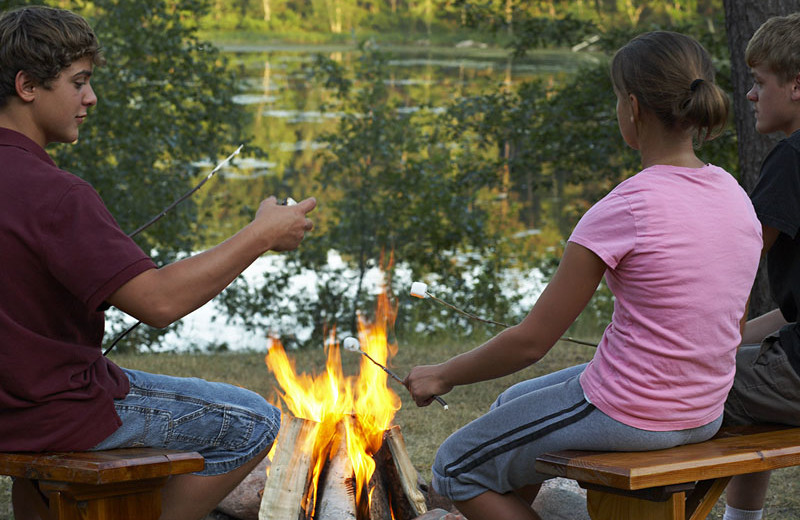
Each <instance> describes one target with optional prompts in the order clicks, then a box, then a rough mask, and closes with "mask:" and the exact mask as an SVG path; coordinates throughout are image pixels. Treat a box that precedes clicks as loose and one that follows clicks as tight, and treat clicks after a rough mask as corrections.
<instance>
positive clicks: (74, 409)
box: [0, 128, 155, 451]
mask: <svg viewBox="0 0 800 520" xmlns="http://www.w3.org/2000/svg"><path fill="white" fill-rule="evenodd" d="M153 268H155V265H154V264H153V262H152V260H151V259H150V258H149V257H148V256H147V255H146V254H144V252H142V250H141V249H140V248H139V247H138V246H137V245H136V244H135V243H134V242H133V241H132V240H131V239H130V238H128V237H127V235H126V234H125V233H124V232H123V231H122V230H121V229H120V228H119V226H118V225H117V223H116V222H115V220H114V218H113V217H112V216H111V214H110V213H109V212H108V210H107V209H106V207H105V205H104V204H103V202H102V200H101V199H100V197H99V195H98V194H97V192H96V191H95V190H94V189H93V188H92V187H91V186H90V185H89V184H88V183H87V182H85V181H83V180H82V179H80V178H78V177H76V176H74V175H72V174H70V173H68V172H65V171H63V170H60V169H59V168H58V167H56V165H55V164H54V163H53V161H52V159H51V158H50V157H49V156H48V155H47V153H46V152H45V151H44V150H43V149H42V148H41V147H40V146H39V145H37V144H36V143H34V142H33V141H31V140H30V139H28V138H27V137H25V136H24V135H22V134H20V133H17V132H14V131H11V130H8V129H5V128H0V451H45V450H85V449H88V448H91V447H93V446H95V445H96V444H97V443H99V442H100V441H101V440H103V439H104V438H106V437H107V436H108V435H110V434H111V433H112V432H114V430H116V429H117V428H118V427H119V425H120V424H121V423H120V420H119V417H118V416H117V414H116V412H115V410H114V399H115V398H121V397H124V396H125V395H126V394H127V392H128V389H129V385H128V380H127V378H126V376H125V374H124V373H123V372H122V371H121V370H120V369H119V367H117V366H116V365H115V364H114V363H112V362H111V361H109V360H108V359H106V358H105V357H104V356H103V355H102V350H101V345H102V340H103V330H104V316H103V312H102V310H100V309H101V308H102V307H103V304H104V302H105V300H106V298H108V297H109V296H110V295H111V294H112V293H113V292H114V291H116V290H117V289H118V288H119V287H121V286H122V285H123V284H125V283H126V282H127V281H129V280H130V279H132V278H133V277H135V276H136V275H138V274H140V273H142V272H143V271H145V270H148V269H153Z"/></svg>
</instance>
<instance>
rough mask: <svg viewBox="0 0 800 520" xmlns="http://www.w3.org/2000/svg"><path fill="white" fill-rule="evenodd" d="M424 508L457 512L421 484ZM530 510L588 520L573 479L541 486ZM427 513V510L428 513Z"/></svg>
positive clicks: (564, 519)
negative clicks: (425, 504) (425, 505)
mask: <svg viewBox="0 0 800 520" xmlns="http://www.w3.org/2000/svg"><path fill="white" fill-rule="evenodd" d="M420 488H421V489H422V491H423V493H425V498H426V503H427V506H428V509H429V510H431V511H444V512H450V513H458V509H456V507H455V506H454V505H453V502H451V501H450V499H448V498H447V497H443V496H442V495H440V494H438V493H437V492H436V491H435V490H434V489H433V486H431V485H425V484H421V485H420ZM533 509H534V510H536V512H537V513H539V515H540V516H541V517H542V518H546V519H547V520H590V518H589V513H588V512H587V511H586V490H584V489H581V487H580V486H579V485H578V483H577V482H575V481H574V480H569V479H563V478H553V479H550V480H546V481H545V482H544V483H542V488H541V489H540V490H539V494H538V495H537V496H536V500H534V501H533ZM429 512H430V511H429ZM442 516H444V515H443V514H440V515H439V516H433V517H430V518H429V517H426V516H424V515H423V516H420V517H418V518H417V519H415V520H422V519H424V520H438V519H439V518H442Z"/></svg>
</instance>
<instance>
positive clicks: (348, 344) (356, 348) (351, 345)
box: [342, 336, 450, 410]
mask: <svg viewBox="0 0 800 520" xmlns="http://www.w3.org/2000/svg"><path fill="white" fill-rule="evenodd" d="M342 346H343V347H344V349H345V350H349V351H350V352H358V353H359V354H361V355H363V356H364V357H366V358H367V359H369V360H370V361H372V362H373V363H374V364H376V365H377V366H379V367H380V368H381V369H382V370H383V371H384V372H386V373H387V374H389V375H390V376H391V377H392V379H394V380H395V381H397V382H398V383H400V384H401V385H403V386H405V384H404V383H403V379H402V378H401V377H400V376H398V375H397V374H395V373H394V372H392V371H391V370H389V369H388V368H386V367H385V366H383V365H382V364H380V363H378V362H377V361H375V360H374V359H372V356H370V355H369V354H367V353H366V352H364V351H363V350H361V344H360V343H359V342H358V339H357V338H354V337H353V336H348V337H346V338H344V342H343V343H342ZM433 398H434V399H436V401H437V402H438V403H439V404H440V405H442V406H443V407H444V409H445V410H449V409H450V407H449V406H448V405H447V403H446V402H445V400H444V399H442V398H441V397H439V396H438V395H435V396H433Z"/></svg>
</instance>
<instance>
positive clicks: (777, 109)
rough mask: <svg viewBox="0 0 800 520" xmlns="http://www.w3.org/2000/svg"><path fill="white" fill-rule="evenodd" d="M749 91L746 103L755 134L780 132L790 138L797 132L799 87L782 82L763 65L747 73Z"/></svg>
mask: <svg viewBox="0 0 800 520" xmlns="http://www.w3.org/2000/svg"><path fill="white" fill-rule="evenodd" d="M750 71H751V73H752V74H753V87H752V88H751V89H750V91H749V92H748V93H747V99H748V100H750V101H751V102H752V103H753V108H754V109H755V113H756V130H758V131H759V132H760V133H762V134H770V133H773V132H783V133H784V134H786V135H789V134H791V133H792V132H794V131H795V130H797V129H798V128H800V85H798V82H797V81H796V80H795V81H787V82H785V83H784V82H782V81H781V80H780V79H779V78H778V76H777V75H776V74H775V73H774V72H772V71H771V70H769V68H767V67H766V66H764V65H757V66H755V67H753V68H752V69H750Z"/></svg>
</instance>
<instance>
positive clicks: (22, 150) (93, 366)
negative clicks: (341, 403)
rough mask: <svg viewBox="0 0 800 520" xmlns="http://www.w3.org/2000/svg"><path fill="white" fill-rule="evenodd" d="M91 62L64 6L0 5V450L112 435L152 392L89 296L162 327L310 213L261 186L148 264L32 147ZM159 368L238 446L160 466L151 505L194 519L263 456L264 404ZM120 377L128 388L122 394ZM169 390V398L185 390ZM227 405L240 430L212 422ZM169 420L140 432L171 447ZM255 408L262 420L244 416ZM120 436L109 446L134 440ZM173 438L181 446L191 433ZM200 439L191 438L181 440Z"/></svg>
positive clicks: (292, 232)
mask: <svg viewBox="0 0 800 520" xmlns="http://www.w3.org/2000/svg"><path fill="white" fill-rule="evenodd" d="M103 62H104V60H103V57H102V53H101V51H100V48H99V44H98V42H97V39H96V37H95V35H94V33H93V32H92V30H91V28H90V27H89V26H88V24H87V23H86V22H85V20H83V19H82V18H81V17H79V16H77V15H75V14H73V13H71V12H69V11H65V10H60V9H52V8H46V7H26V8H21V9H15V10H13V11H8V12H6V13H2V15H0V208H1V209H0V243H1V244H2V246H0V265H1V266H2V269H0V450H18V451H45V450H56V449H58V450H88V449H93V448H94V449H104V447H106V446H108V444H111V445H110V446H108V447H115V445H114V443H116V442H117V441H116V440H115V439H117V437H120V436H123V435H122V433H121V432H126V425H127V430H138V429H140V428H137V427H136V426H134V425H131V421H132V419H131V418H130V417H129V416H127V415H125V413H126V412H125V410H129V409H139V408H140V405H149V404H150V403H149V402H148V399H149V398H148V397H147V396H148V395H149V394H148V392H149V391H150V390H151V389H152V391H153V394H154V395H155V394H160V393H161V389H160V388H159V387H157V386H152V387H151V386H150V379H147V378H149V377H152V378H153V381H156V379H155V378H159V377H160V378H164V379H166V378H167V376H159V375H156V374H145V373H138V374H134V372H135V371H128V370H126V369H122V368H120V367H117V366H116V365H115V364H114V363H112V362H111V361H109V360H108V359H106V358H105V357H104V356H103V355H102V351H101V342H102V338H103V310H104V309H105V308H107V307H108V306H109V305H113V306H114V307H117V308H118V309H120V310H122V311H124V312H126V313H127V314H130V315H131V316H133V317H135V318H137V319H138V320H140V321H142V322H144V323H146V324H148V325H151V326H154V327H164V326H166V325H169V324H170V323H172V322H174V321H176V320H178V319H180V318H181V317H183V316H185V315H186V314H188V313H190V312H192V311H193V310H195V309H197V308H198V307H200V306H201V305H203V304H204V303H206V302H207V301H209V300H210V299H211V298H213V297H214V296H216V295H217V294H218V293H219V292H220V291H222V290H223V289H224V288H225V287H226V286H227V285H228V284H229V283H230V282H231V281H232V280H233V279H234V278H236V277H237V276H238V275H239V274H240V273H241V272H242V271H243V270H244V269H245V268H246V267H248V266H249V265H250V264H251V263H252V262H253V261H254V260H255V259H257V258H258V257H259V256H260V255H261V254H263V253H264V252H266V251H269V250H272V251H286V250H291V249H294V248H296V247H298V246H299V244H300V242H301V241H302V240H303V237H304V235H305V233H306V232H308V231H310V230H311V229H312V227H313V224H312V222H311V221H310V220H309V219H308V218H306V214H307V213H308V212H310V211H311V210H312V209H314V207H315V205H316V201H315V200H314V199H313V198H310V199H306V200H304V201H302V202H300V203H299V204H297V205H295V206H280V205H278V204H277V203H276V200H275V198H274V197H269V198H267V199H265V200H263V201H262V202H261V204H260V206H259V209H258V211H257V213H256V216H255V218H254V219H253V221H252V222H250V223H249V224H248V225H246V226H245V227H244V228H243V229H241V230H240V231H239V232H237V233H236V234H235V235H233V236H231V237H230V238H229V239H227V240H226V241H225V242H223V243H221V244H219V245H218V246H216V247H214V248H212V249H210V250H208V251H205V252H203V253H200V254H198V255H195V256H192V257H189V258H186V259H184V260H181V261H178V262H175V263H173V264H170V265H167V266H164V267H162V268H156V266H155V265H154V264H153V262H152V260H150V258H149V257H148V256H147V255H145V254H144V253H143V252H142V251H141V250H140V249H139V248H138V246H136V244H134V243H133V242H132V241H131V240H130V239H129V238H128V237H127V236H126V235H125V234H124V233H123V232H122V231H121V230H120V229H119V227H118V226H117V224H116V222H115V221H114V219H113V217H111V215H110V214H109V212H108V210H107V209H106V208H105V206H104V205H103V203H102V201H101V200H100V198H99V197H98V195H97V193H96V192H95V191H94V190H93V189H92V188H91V186H89V185H88V184H87V183H86V182H85V181H83V180H81V179H79V178H78V177H75V176H73V175H71V174H69V173H68V172H65V171H63V170H60V169H58V168H57V167H56V165H55V164H54V163H53V161H52V159H50V157H49V156H48V155H47V152H45V150H44V147H45V146H46V145H48V144H50V143H69V142H72V141H75V140H76V139H77V138H78V134H79V131H78V130H79V127H80V125H81V124H82V123H83V122H84V120H85V119H86V117H87V115H88V113H89V109H90V108H91V107H93V106H94V105H95V104H96V103H97V97H96V95H95V92H94V90H93V89H92V86H91V83H90V80H91V77H92V71H93V68H94V66H95V65H101V64H103ZM139 377H141V378H142V381H144V380H147V385H144V384H140V381H139V379H138V378H139ZM172 379H173V381H172V383H173V384H174V386H175V387H176V388H178V389H179V390H178V391H179V392H182V391H184V388H187V389H188V388H192V389H195V388H200V389H204V391H205V395H210V396H211V397H209V398H208V400H207V401H204V405H203V407H201V408H199V409H198V411H197V412H193V413H190V414H187V415H192V414H194V415H202V416H203V418H204V420H205V421H206V422H205V423H203V424H202V427H200V426H196V427H195V428H196V430H197V431H198V432H199V431H200V430H206V429H208V427H209V425H210V427H211V428H219V431H220V432H221V433H220V437H221V436H222V434H223V433H224V434H225V435H227V436H228V437H230V438H232V439H234V440H233V441H231V442H230V445H233V444H236V445H237V446H238V448H237V449H238V450H239V451H234V449H233V448H229V446H228V445H227V444H226V446H225V447H224V448H225V449H220V448H219V447H217V446H215V447H214V448H213V449H210V451H209V454H208V456H207V458H206V469H205V470H204V472H206V473H205V474H202V473H201V474H193V475H181V476H176V477H172V479H171V480H170V481H169V482H168V483H167V485H166V487H165V489H164V493H163V498H164V500H163V513H162V518H164V519H166V518H174V519H181V520H186V519H192V518H202V517H203V516H204V515H205V514H207V513H208V512H209V511H210V510H211V509H213V508H214V506H215V505H216V504H217V503H218V502H219V501H220V500H221V499H222V498H223V497H225V495H226V494H227V493H228V492H229V491H230V490H231V489H233V488H234V487H235V486H236V485H237V484H238V483H239V482H240V481H241V480H242V479H243V478H244V477H245V476H246V475H247V474H248V472H249V471H250V470H251V469H252V468H253V467H254V466H255V465H256V464H257V463H258V462H259V461H260V460H261V459H262V458H263V457H264V456H265V455H266V453H267V451H268V449H269V447H270V445H271V444H272V442H273V440H274V436H275V435H276V434H277V426H278V424H279V421H280V419H279V412H278V411H277V410H276V409H274V407H271V406H270V405H269V404H267V403H266V402H265V401H264V400H263V398H261V397H260V396H258V395H257V394H254V393H253V392H249V391H247V390H244V389H239V388H236V387H233V386H231V385H221V384H219V383H209V382H206V381H202V380H188V379H186V380H183V379H175V378H172ZM158 381H162V380H161V379H159V380H158ZM213 385H217V386H213ZM142 388H144V391H141V390H142ZM134 390H136V392H138V394H137V395H138V396H139V398H140V399H141V400H140V401H138V402H137V403H126V400H128V399H131V398H132V394H134V393H136V392H134ZM218 391H219V394H218ZM222 394H225V395H226V396H227V395H228V394H230V395H231V396H234V399H233V401H234V402H235V405H232V404H229V403H230V402H229V401H225V402H223V403H221V404H219V405H217V402H216V399H217V398H218V395H219V399H222V397H221V395H222ZM174 395H177V397H176V398H175V399H173V401H175V402H185V401H187V400H189V399H184V398H183V397H184V396H183V395H178V394H174ZM189 395H191V398H190V399H195V397H194V394H189ZM192 402H193V401H192ZM240 403H246V405H240ZM121 404H124V406H121ZM213 408H219V409H223V411H224V414H226V415H225V416H224V420H220V419H219V418H214V419H212V417H216V416H214V415H213V414H214V412H213V410H212V409H213ZM231 410H233V412H231ZM153 413H154V414H155V415H157V414H158V413H159V411H158V410H157V411H156V412H153ZM182 413H186V412H185V410H184V411H183V412H182ZM232 416H236V417H237V418H244V419H246V420H247V421H249V422H248V423H247V424H248V425H249V426H253V428H252V429H251V428H250V427H248V428H241V427H239V428H237V427H236V426H234V427H231V426H229V425H227V424H226V425H224V426H220V424H221V423H222V422H225V421H226V420H227V419H228V418H229V417H232ZM184 417H185V415H184V416H182V417H181V419H183V418H184ZM254 418H255V419H254ZM262 419H264V420H262ZM146 420H147V421H150V420H151V418H150V417H148V418H146ZM214 421H216V422H214ZM178 422H182V421H174V420H171V421H169V422H168V424H167V425H166V426H165V431H167V432H168V434H164V436H165V438H167V437H168V438H169V439H167V440H165V441H163V443H162V440H161V439H158V440H148V441H145V442H152V443H153V445H160V446H164V447H169V446H171V445H169V444H168V441H171V440H172V437H174V436H176V435H175V434H174V432H175V431H178V430H177V428H178V427H179V426H180V425H178V424H176V423H178ZM262 422H267V423H269V425H268V426H269V427H268V428H264V427H263V425H261V424H257V423H262ZM173 428H175V429H173ZM259 428H261V429H259ZM141 429H146V428H141ZM253 429H255V430H256V431H258V432H259V433H258V434H253V433H252V430H253ZM223 430H224V432H223ZM141 433H142V432H139V431H133V432H131V431H128V432H127V433H126V435H127V434H130V435H131V437H130V438H133V434H136V435H140V434H141ZM182 435H183V436H184V437H187V438H190V439H191V438H192V437H191V435H187V434H185V433H184V434H182ZM215 435H216V434H215ZM115 436H117V437H115ZM130 438H125V439H120V440H119V444H125V443H134V444H135V443H137V442H140V441H131V440H130ZM240 441H241V442H240ZM226 442H228V441H226ZM104 443H106V444H104ZM188 446H189V448H193V447H192V446H191V441H190V444H189V445H188ZM207 448H208V446H206V445H203V446H197V451H201V453H202V449H207ZM214 450H217V451H216V453H223V452H224V453H223V455H224V457H223V458H224V459H225V460H223V462H221V463H219V464H217V462H215V457H216V455H215V452H214ZM207 470H208V471H207ZM33 486H34V484H33V483H31V482H30V481H27V480H24V479H18V480H17V481H15V483H14V487H13V501H14V509H15V517H16V518H17V520H28V519H37V518H38V515H37V514H36V512H35V507H34V500H37V499H38V495H37V493H36V491H35V488H34V487H33Z"/></svg>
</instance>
